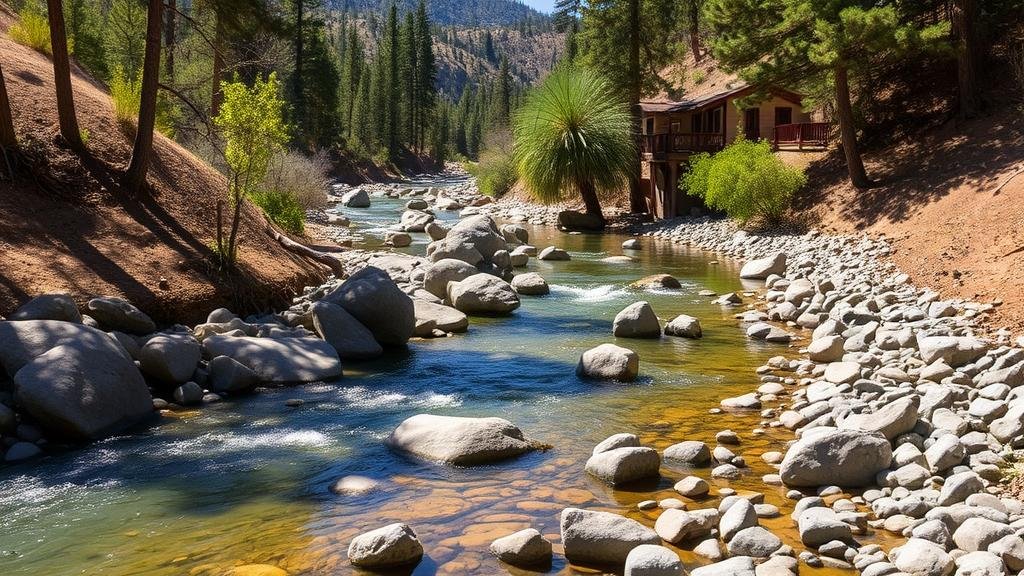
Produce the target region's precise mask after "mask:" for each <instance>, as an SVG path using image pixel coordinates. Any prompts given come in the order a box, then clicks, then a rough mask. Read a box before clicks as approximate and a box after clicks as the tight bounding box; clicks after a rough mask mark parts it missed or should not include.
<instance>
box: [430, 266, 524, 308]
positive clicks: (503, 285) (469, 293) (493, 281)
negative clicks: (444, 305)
mask: <svg viewBox="0 0 1024 576" xmlns="http://www.w3.org/2000/svg"><path fill="white" fill-rule="evenodd" d="M448 301H449V302H451V304H452V306H453V307H454V308H455V309H456V310H459V311H461V312H465V313H466V314H471V315H472V314H485V315H486V314H509V313H511V312H512V311H513V310H515V309H516V308H519V296H518V295H517V294H516V291H515V290H513V289H512V286H511V285H510V284H509V283H508V282H505V281H504V280H502V279H501V278H498V277H497V276H492V275H490V274H474V275H473V276H470V277H469V278H466V279H465V280H461V281H459V282H451V283H449V284H448Z"/></svg>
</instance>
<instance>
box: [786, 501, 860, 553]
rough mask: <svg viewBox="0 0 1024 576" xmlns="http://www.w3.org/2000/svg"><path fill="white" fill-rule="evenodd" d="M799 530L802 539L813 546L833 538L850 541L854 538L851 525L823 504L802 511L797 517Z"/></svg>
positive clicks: (807, 544)
mask: <svg viewBox="0 0 1024 576" xmlns="http://www.w3.org/2000/svg"><path fill="white" fill-rule="evenodd" d="M797 530H798V531H799V532H800V541H801V542H803V543H804V545H805V546H809V547H811V548H817V547H818V546H821V545H822V544H825V543H827V542H832V541H833V540H839V541H841V542H849V541H850V540H851V539H852V538H853V532H852V530H851V528H850V525H849V524H847V523H846V522H843V521H842V520H840V519H839V516H838V515H837V514H836V512H835V511H834V510H832V509H831V508H825V507H823V506H816V507H813V508H808V509H806V510H804V511H803V512H801V513H800V516H799V518H798V519H797Z"/></svg>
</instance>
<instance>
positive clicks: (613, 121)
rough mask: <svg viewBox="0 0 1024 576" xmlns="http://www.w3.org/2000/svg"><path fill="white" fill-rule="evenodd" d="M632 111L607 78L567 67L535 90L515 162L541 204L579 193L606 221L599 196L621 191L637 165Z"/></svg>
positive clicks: (516, 133) (518, 135) (520, 121)
mask: <svg viewBox="0 0 1024 576" xmlns="http://www.w3.org/2000/svg"><path fill="white" fill-rule="evenodd" d="M632 133H633V131H632V118H631V116H630V111H629V107H628V106H627V105H626V104H625V103H624V102H622V101H621V100H620V99H619V98H618V97H617V96H616V92H615V89H614V87H613V86H612V85H611V83H609V82H608V81H607V80H606V79H605V78H603V77H602V76H600V75H599V74H597V73H596V72H593V71H591V70H587V69H582V68H577V67H573V66H563V67H561V68H559V69H557V70H555V71H554V72H552V73H551V75H550V76H548V77H547V79H545V80H544V82H542V83H541V84H540V85H539V86H537V87H536V88H534V89H533V90H532V91H531V92H530V93H529V94H528V95H527V98H526V102H525V103H524V104H523V106H522V107H521V108H520V109H519V111H518V112H517V113H516V115H515V118H514V122H513V126H512V135H513V139H514V143H513V159H514V162H515V165H516V170H517V172H518V173H519V178H520V180H521V181H522V182H523V184H524V185H525V186H526V188H527V190H528V191H529V192H530V193H531V194H532V195H533V196H534V198H536V199H537V200H539V201H541V202H557V201H559V200H563V199H565V198H567V197H568V196H570V195H571V194H574V193H575V194H579V196H580V197H581V198H582V200H583V204H584V206H586V211H587V214H590V215H591V216H594V217H596V218H600V219H601V221H602V222H603V221H604V216H603V215H602V214H601V203H600V201H599V200H598V191H601V190H614V189H619V188H621V187H622V186H623V185H624V184H625V183H627V182H628V178H629V174H630V170H631V169H632V166H633V163H634V162H635V160H636V143H635V142H634V140H633V137H632Z"/></svg>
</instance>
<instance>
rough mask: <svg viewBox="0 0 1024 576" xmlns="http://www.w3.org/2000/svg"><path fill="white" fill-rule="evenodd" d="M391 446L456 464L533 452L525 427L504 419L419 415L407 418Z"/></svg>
mask: <svg viewBox="0 0 1024 576" xmlns="http://www.w3.org/2000/svg"><path fill="white" fill-rule="evenodd" d="M387 445H388V446H390V447H391V448H393V449H395V450H400V451H402V452H407V453H409V454H412V455H414V456H418V457H420V458H424V459H426V460H433V461H435V462H440V463H443V464H451V465H455V466H472V465H476V464H486V463H489V462H496V461H499V460H506V459H508V458H514V457H516V456H519V455H521V454H525V453H527V452H530V451H533V450H535V449H536V448H537V445H536V444H535V443H533V442H530V441H528V440H527V439H526V438H525V437H524V436H523V432H522V430H520V429H519V428H517V427H516V426H515V425H514V424H512V423H511V422H509V421H508V420H504V419H502V418H463V417H458V416H436V415H433V414H417V415H416V416H412V417H410V418H407V419H405V421H403V422H402V423H401V424H399V425H398V427H397V428H395V430H394V432H392V433H391V435H390V436H389V437H388V439H387Z"/></svg>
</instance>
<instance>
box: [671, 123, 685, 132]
mask: <svg viewBox="0 0 1024 576" xmlns="http://www.w3.org/2000/svg"><path fill="white" fill-rule="evenodd" d="M682 131H683V123H682V122H673V123H672V133H673V134H679V133H680V132H682Z"/></svg>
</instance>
